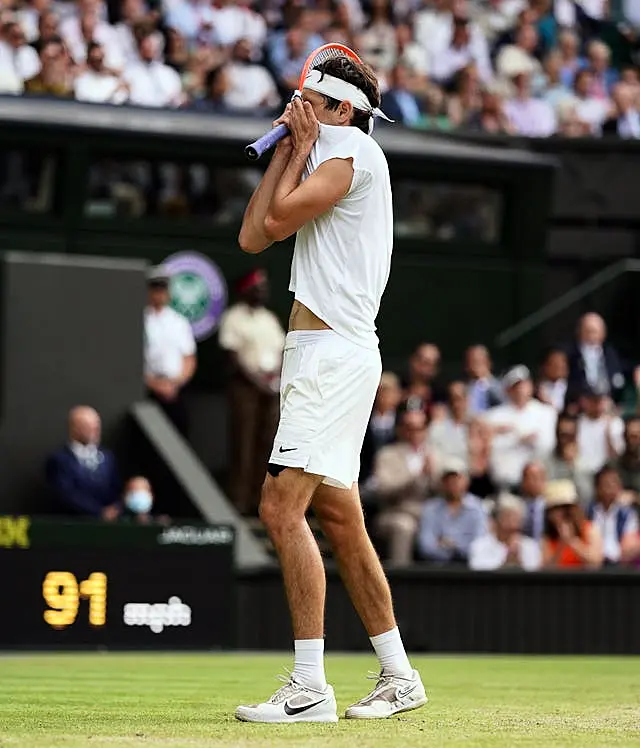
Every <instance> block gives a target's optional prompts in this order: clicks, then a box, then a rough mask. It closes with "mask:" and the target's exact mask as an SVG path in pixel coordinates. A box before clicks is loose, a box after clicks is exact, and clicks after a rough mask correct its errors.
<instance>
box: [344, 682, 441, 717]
mask: <svg viewBox="0 0 640 748" xmlns="http://www.w3.org/2000/svg"><path fill="white" fill-rule="evenodd" d="M369 677H373V678H378V682H377V683H376V687H375V688H374V689H373V691H371V693H370V694H369V695H368V696H365V697H364V699H361V700H360V701H358V702H357V703H356V704H352V705H351V706H350V707H349V708H348V709H347V711H346V713H345V717H346V718H347V719H385V718H386V717H391V716H393V715H394V714H399V713H400V712H410V711H411V710H412V709H418V708H419V707H421V706H424V705H425V704H426V703H427V701H428V699H427V694H426V693H425V690H424V686H423V685H422V681H421V680H420V674H419V673H418V671H417V670H412V671H411V677H410V678H401V677H400V676H399V675H385V673H380V675H379V676H369Z"/></svg>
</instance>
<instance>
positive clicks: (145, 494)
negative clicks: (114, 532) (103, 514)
mask: <svg viewBox="0 0 640 748" xmlns="http://www.w3.org/2000/svg"><path fill="white" fill-rule="evenodd" d="M153 505H154V498H153V491H152V489H151V483H149V481H148V480H147V479H146V478H144V477H142V476H140V475H137V476H135V477H134V478H130V479H129V480H128V481H127V483H126V485H125V487H124V509H125V511H124V514H123V518H125V519H126V518H131V519H133V521H134V522H136V523H137V524H139V525H150V524H153V523H154V522H158V523H159V524H162V525H168V524H170V519H169V517H167V516H166V515H159V516H157V517H155V516H154V515H153V514H152V509H153Z"/></svg>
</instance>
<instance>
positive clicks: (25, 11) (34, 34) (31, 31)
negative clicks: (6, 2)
mask: <svg viewBox="0 0 640 748" xmlns="http://www.w3.org/2000/svg"><path fill="white" fill-rule="evenodd" d="M16 16H17V18H18V23H19V24H20V26H21V27H22V30H23V31H24V35H25V38H26V40H27V41H28V42H29V43H31V42H35V40H36V39H37V38H38V37H39V36H40V31H39V30H38V23H39V21H40V13H39V12H38V11H37V10H36V9H35V8H29V7H27V8H22V10H19V11H18V12H17V13H16Z"/></svg>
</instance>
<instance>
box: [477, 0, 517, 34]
mask: <svg viewBox="0 0 640 748" xmlns="http://www.w3.org/2000/svg"><path fill="white" fill-rule="evenodd" d="M526 5H527V0H498V2H493V1H492V2H488V3H474V4H473V5H472V6H471V12H472V13H473V19H474V21H475V22H476V23H477V25H478V27H479V28H480V29H481V30H482V33H483V34H484V36H485V37H486V39H487V41H488V42H489V43H493V42H494V41H495V40H496V39H497V37H498V36H499V35H501V34H504V33H505V32H506V31H509V30H510V29H512V28H513V27H514V26H515V24H516V20H517V16H518V14H519V13H520V12H521V11H522V10H524V9H525V7H526Z"/></svg>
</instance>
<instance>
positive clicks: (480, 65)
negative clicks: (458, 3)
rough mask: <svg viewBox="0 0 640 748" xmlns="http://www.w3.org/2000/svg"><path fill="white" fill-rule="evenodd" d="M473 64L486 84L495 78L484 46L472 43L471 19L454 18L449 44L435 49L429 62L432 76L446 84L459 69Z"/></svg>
mask: <svg viewBox="0 0 640 748" xmlns="http://www.w3.org/2000/svg"><path fill="white" fill-rule="evenodd" d="M481 50H482V51H481ZM471 64H473V65H475V66H476V67H477V69H478V75H479V77H480V80H481V81H482V82H483V83H485V84H486V83H488V82H489V81H490V80H491V79H492V78H493V71H492V70H491V65H490V63H489V59H488V57H485V56H484V47H478V46H474V45H473V44H472V40H471V30H470V27H469V20H468V19H467V18H464V17H458V18H454V19H453V34H452V36H451V41H450V43H449V45H448V46H446V47H444V48H435V49H434V51H433V55H432V57H431V60H430V62H429V69H430V72H431V77H432V78H433V79H434V80H435V81H437V82H438V83H442V84H446V83H448V82H450V81H451V80H452V79H453V77H454V76H455V75H456V73H457V72H458V71H459V70H462V69H463V68H465V67H467V66H468V65H471Z"/></svg>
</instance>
